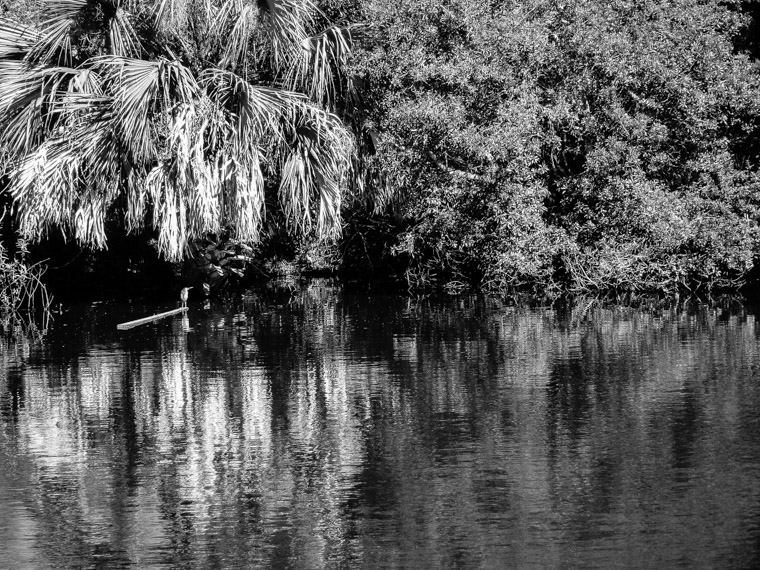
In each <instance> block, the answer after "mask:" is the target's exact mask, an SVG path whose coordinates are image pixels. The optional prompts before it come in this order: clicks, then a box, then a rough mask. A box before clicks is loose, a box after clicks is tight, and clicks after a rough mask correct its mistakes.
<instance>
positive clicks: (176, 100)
mask: <svg viewBox="0 0 760 570" xmlns="http://www.w3.org/2000/svg"><path fill="white" fill-rule="evenodd" d="M316 13H317V10H316V8H315V6H314V5H313V4H312V3H311V2H310V1H309V0H261V1H253V0H204V1H195V0H154V1H152V2H137V1H129V0H103V1H95V0H50V1H49V2H46V3H45V5H44V10H43V13H42V15H41V21H42V24H41V27H40V28H39V29H38V30H37V29H35V30H32V29H30V28H26V27H24V26H22V25H20V24H18V23H14V22H10V21H6V20H0V148H2V149H3V151H4V155H5V156H6V158H5V159H4V160H5V161H6V163H7V164H6V166H8V167H9V168H10V170H9V180H10V184H9V186H8V190H9V191H10V192H11V194H12V196H13V197H14V200H15V202H16V211H17V213H18V219H19V222H20V227H21V231H22V232H23V233H24V234H25V235H28V236H30V237H39V236H41V235H44V234H45V233H46V232H47V231H48V230H50V229H52V228H60V229H62V230H63V231H64V232H65V233H67V234H69V235H72V236H73V237H75V238H76V239H78V240H79V241H81V242H82V243H85V244H89V245H92V246H95V247H104V246H105V244H106V241H105V240H106V237H105V226H106V219H108V217H109V216H110V215H111V214H112V213H114V212H117V213H119V214H120V215H122V216H123V220H124V224H125V226H126V228H127V229H128V230H137V229H139V228H141V227H142V226H143V225H144V224H145V222H146V221H152V225H153V227H154V228H155V230H156V232H157V236H158V245H159V248H160V249H161V251H162V252H163V253H164V254H165V255H166V256H167V257H168V258H170V259H179V258H181V257H182V256H183V255H184V253H185V250H186V247H187V244H188V242H189V241H190V240H192V239H195V238H198V237H200V236H202V235H204V234H205V233H209V232H219V231H221V230H222V229H223V228H229V229H230V230H231V231H232V233H233V235H235V237H236V238H238V239H240V240H243V241H250V242H253V241H256V240H257V239H258V238H259V234H260V232H261V229H262V225H263V223H264V216H265V203H266V194H267V189H268V188H269V189H271V190H272V191H275V192H278V193H279V197H280V202H281V203H282V205H283V208H284V211H285V213H286V218H287V219H288V220H289V221H290V222H291V223H292V225H293V227H294V228H299V229H301V230H303V231H309V230H312V229H313V230H316V231H317V232H318V233H320V234H321V235H324V236H327V235H331V234H335V233H337V231H338V228H339V223H340V202H341V192H342V188H344V187H345V186H346V178H347V175H348V174H349V172H350V165H351V156H352V153H353V148H354V145H353V140H352V137H351V135H350V133H349V132H348V131H347V130H346V128H345V127H344V126H343V124H342V123H341V121H340V120H339V119H338V117H337V116H335V115H333V114H331V113H330V112H328V111H326V110H324V108H323V107H322V105H327V106H330V105H332V102H333V101H334V98H335V95H336V94H337V93H338V92H339V91H340V87H338V85H337V82H338V81H340V76H339V69H338V68H339V67H340V66H343V65H345V64H346V63H347V58H348V55H349V50H350V33H348V32H347V31H345V30H343V31H341V29H339V28H331V29H330V30H328V31H327V32H325V33H324V34H321V35H320V34H317V35H316V36H314V38H316V39H309V34H313V33H314V31H315V30H314V29H313V27H314V23H315V20H314V14H316ZM305 46H307V47H308V46H312V47H313V49H312V48H311V47H310V48H309V50H306V51H307V52H308V53H307V56H306V59H304V54H305V53H306V52H305V51H304V47H305ZM312 51H313V54H312ZM310 54H311V55H310ZM64 63H65V64H66V65H63V64H64ZM314 73H316V74H320V75H321V76H320V77H311V76H310V74H314ZM262 78H268V79H267V80H266V81H262ZM286 78H288V79H289V82H286V81H285V79H286ZM286 84H287V86H288V88H287V89H283V86H284V85H286ZM278 188H279V190H277V189H278Z"/></svg>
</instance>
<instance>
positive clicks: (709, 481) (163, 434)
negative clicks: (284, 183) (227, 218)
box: [0, 282, 760, 569]
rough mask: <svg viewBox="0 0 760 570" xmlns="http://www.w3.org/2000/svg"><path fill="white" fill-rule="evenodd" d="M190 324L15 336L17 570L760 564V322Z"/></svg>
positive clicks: (333, 318)
mask: <svg viewBox="0 0 760 570" xmlns="http://www.w3.org/2000/svg"><path fill="white" fill-rule="evenodd" d="M169 308H173V306H171V305H160V306H159V305H139V304H133V305H127V304H116V303H110V304H98V305H92V306H81V307H72V308H71V309H70V310H69V311H68V312H67V313H66V314H65V315H63V316H60V317H58V318H57V319H56V321H55V323H54V326H53V327H52V329H51V330H50V332H49V334H48V336H47V337H46V339H45V342H44V343H39V342H35V341H34V340H32V339H28V338H24V337H18V338H17V339H16V340H15V341H14V342H9V341H8V340H7V339H6V341H5V342H3V344H2V352H1V353H0V354H1V356H0V545H1V546H0V567H1V568H34V569H37V568H80V567H81V568H96V567H103V568H119V567H134V568H268V567H272V568H304V569H312V568H512V567H517V568H531V567H534V568H572V567H575V568H588V567H596V568H613V567H631V568H753V567H760V350H759V346H760V345H759V342H760V338H759V334H758V333H759V332H760V331H758V325H757V319H756V315H755V313H754V311H753V310H752V309H750V308H748V307H744V306H742V305H738V304H737V305H725V306H720V307H699V306H690V307H686V308H683V307H681V308H671V309H649V310H634V309H625V308H609V307H608V308H604V307H600V306H598V305H590V306H584V305H578V306H576V307H574V308H572V309H567V310H560V309H555V308H538V309H531V308H515V307H504V306H501V305H499V304H497V303H495V302H493V301H486V300H483V299H476V298H466V299H453V300H451V301H446V302H437V303H436V302H427V301H426V302H415V301H412V300H409V299H405V298H403V297H393V296H380V295H369V294H358V295H357V294H354V295H349V294H346V293H343V292H342V291H341V290H340V289H339V288H337V287H333V286H332V285H330V284H329V283H326V282H316V283H313V284H311V285H310V286H308V287H306V288H304V289H303V290H298V291H295V292H292V293H284V292H280V293H251V294H249V295H247V296H246V297H245V298H243V299H242V300H238V301H235V302H231V303H228V304H226V305H222V304H211V305H210V306H206V307H204V306H203V303H202V302H195V303H192V304H191V308H190V311H189V312H188V313H187V315H186V316H185V317H182V316H179V317H170V318H167V319H165V320H162V321H159V322H157V323H154V324H150V325H144V326H141V327H138V328H135V329H132V330H128V331H117V330H116V324H117V323H119V322H124V321H128V320H131V319H135V318H139V317H142V316H146V315H149V314H153V313H157V312H160V311H163V310H167V309H169Z"/></svg>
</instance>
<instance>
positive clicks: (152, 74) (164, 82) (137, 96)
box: [92, 56, 199, 163]
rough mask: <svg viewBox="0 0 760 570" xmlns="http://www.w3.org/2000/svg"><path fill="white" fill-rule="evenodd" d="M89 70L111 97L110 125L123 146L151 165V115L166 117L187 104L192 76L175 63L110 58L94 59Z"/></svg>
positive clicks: (193, 90) (195, 93) (192, 86)
mask: <svg viewBox="0 0 760 570" xmlns="http://www.w3.org/2000/svg"><path fill="white" fill-rule="evenodd" d="M92 67H93V69H94V70H95V71H97V72H99V73H100V74H101V75H102V77H103V82H104V84H105V85H107V91H108V92H109V93H110V94H111V96H112V97H113V121H114V122H115V124H116V125H118V129H119V132H120V133H121V135H122V136H123V139H124V142H125V145H126V146H127V147H128V148H129V150H130V151H131V153H132V155H133V156H134V158H135V160H136V161H138V162H140V163H150V162H152V161H154V160H155V159H156V141H155V140H154V134H153V133H152V131H151V127H152V125H153V122H154V121H153V119H154V114H156V113H157V114H159V115H161V114H164V115H166V114H168V113H170V112H171V109H172V108H173V106H175V105H177V104H183V103H190V102H192V101H193V100H194V99H195V98H196V97H197V96H198V94H199V88H198V85H197V83H196V82H195V79H194V77H193V75H192V73H190V71H189V70H188V69H186V68H185V67H184V66H182V65H181V64H180V63H178V62H168V61H166V60H157V61H144V60H140V59H132V58H125V57H114V56H104V57H100V58H96V59H95V60H93V62H92Z"/></svg>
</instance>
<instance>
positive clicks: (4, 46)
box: [0, 18, 40, 60]
mask: <svg viewBox="0 0 760 570" xmlns="http://www.w3.org/2000/svg"><path fill="white" fill-rule="evenodd" d="M39 39H40V33H39V32H38V31H37V30H34V29H32V28H29V27H27V26H24V25H22V24H20V23H17V22H13V21H11V20H7V19H5V18H0V59H4V60H14V59H22V58H23V57H24V56H26V54H27V53H29V51H30V50H31V49H32V48H33V47H34V45H35V43H37V42H38V41H39Z"/></svg>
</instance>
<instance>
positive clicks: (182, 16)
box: [149, 0, 189, 33]
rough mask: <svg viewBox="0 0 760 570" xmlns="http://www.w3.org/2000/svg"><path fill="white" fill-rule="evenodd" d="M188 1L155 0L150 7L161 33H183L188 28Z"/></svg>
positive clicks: (155, 23)
mask: <svg viewBox="0 0 760 570" xmlns="http://www.w3.org/2000/svg"><path fill="white" fill-rule="evenodd" d="M188 4H189V2H188V0H153V1H152V3H151V4H150V6H149V9H150V11H151V13H152V14H153V20H154V25H155V27H156V29H157V30H158V31H159V32H162V33H166V32H170V31H174V32H181V31H182V30H184V29H185V28H186V26H187V17H188V9H189V6H188Z"/></svg>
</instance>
